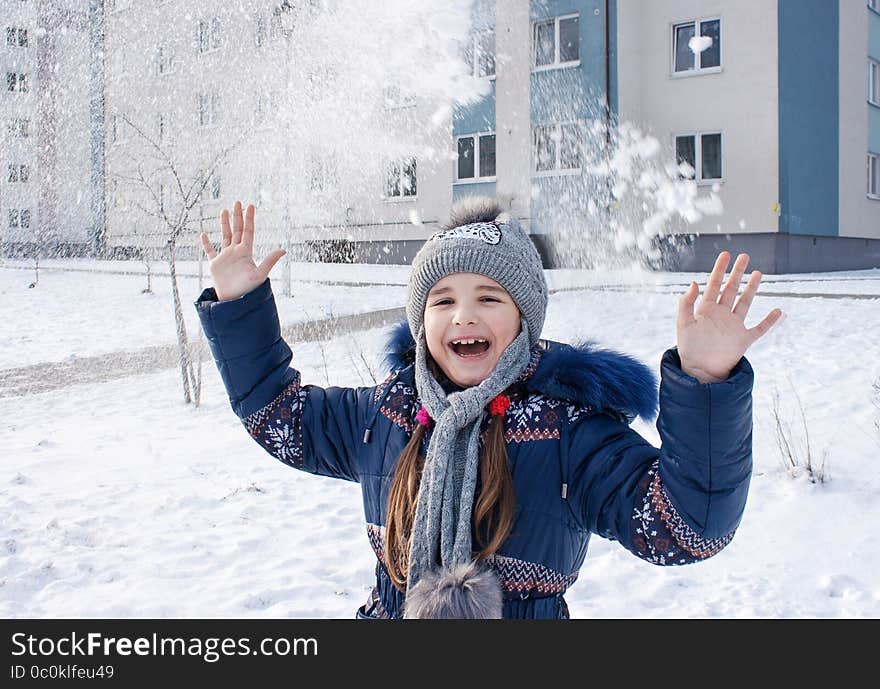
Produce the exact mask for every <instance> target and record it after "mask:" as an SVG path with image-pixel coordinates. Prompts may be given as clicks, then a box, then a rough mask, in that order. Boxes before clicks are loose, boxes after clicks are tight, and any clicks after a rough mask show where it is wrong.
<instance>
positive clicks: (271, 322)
mask: <svg viewBox="0 0 880 689" xmlns="http://www.w3.org/2000/svg"><path fill="white" fill-rule="evenodd" d="M195 306H196V310H197V311H198V314H199V320H200V321H201V324H202V329H203V330H204V331H205V337H206V338H207V340H208V343H209V345H210V347H211V353H212V354H213V355H214V358H215V359H217V360H218V361H229V360H231V359H235V358H237V357H240V356H243V355H245V354H251V353H253V352H254V351H255V350H256V351H259V350H262V349H265V348H267V347H270V346H272V345H273V344H274V343H275V342H277V341H278V339H279V338H280V337H281V324H280V322H279V321H278V311H277V309H276V307H275V298H274V295H273V294H272V286H271V283H270V282H269V278H266V280H265V281H264V282H263V283H262V284H261V285H260V286H259V287H257V288H256V289H253V290H251V291H250V292H248V293H247V294H243V295H242V296H240V297H238V298H237V299H230V300H228V301H218V299H217V292H216V291H215V289H214V288H213V287H208V288H207V289H205V290H204V291H203V292H202V293H201V294H200V295H199V298H198V299H197V300H196V301H195Z"/></svg>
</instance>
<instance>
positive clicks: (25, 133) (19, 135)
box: [7, 117, 31, 139]
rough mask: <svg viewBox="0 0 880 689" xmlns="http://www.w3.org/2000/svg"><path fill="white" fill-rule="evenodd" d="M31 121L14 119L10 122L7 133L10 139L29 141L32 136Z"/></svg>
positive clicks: (21, 118)
mask: <svg viewBox="0 0 880 689" xmlns="http://www.w3.org/2000/svg"><path fill="white" fill-rule="evenodd" d="M30 128H31V121H30V119H28V118H27V117H13V118H11V119H10V120H9V126H8V127H7V131H8V133H9V138H10V139H27V138H28V137H29V136H30Z"/></svg>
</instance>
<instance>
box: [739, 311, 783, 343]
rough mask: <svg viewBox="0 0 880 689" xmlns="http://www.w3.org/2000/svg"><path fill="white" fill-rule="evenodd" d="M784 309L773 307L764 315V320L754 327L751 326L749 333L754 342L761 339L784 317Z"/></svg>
mask: <svg viewBox="0 0 880 689" xmlns="http://www.w3.org/2000/svg"><path fill="white" fill-rule="evenodd" d="M782 316H783V314H782V309H773V310H772V311H771V312H770V313H768V314H767V315H766V316H764V320H763V321H761V322H760V323H758V325H756V326H755V327H754V328H749V329H748V333H749V335H750V337H751V341H752V344H754V343H755V342H757V341H758V340H760V339H761V338H762V337H764V335H766V334H767V332H768V331H769V330H770V328H772V327H773V326H774V325H776V324H777V323H778V322H779V319H780V318H782Z"/></svg>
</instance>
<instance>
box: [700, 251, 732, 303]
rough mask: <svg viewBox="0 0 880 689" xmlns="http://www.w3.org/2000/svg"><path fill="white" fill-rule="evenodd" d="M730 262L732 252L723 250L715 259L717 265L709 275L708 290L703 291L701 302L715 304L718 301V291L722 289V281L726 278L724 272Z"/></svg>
mask: <svg viewBox="0 0 880 689" xmlns="http://www.w3.org/2000/svg"><path fill="white" fill-rule="evenodd" d="M728 263H730V252H729V251H722V252H721V253H720V254H718V258H717V259H715V267H714V268H712V273H711V274H710V275H709V281H708V282H707V283H706V290H705V291H704V292H703V301H701V302H700V304H714V303H715V302H717V301H718V291H719V290H720V289H721V282H722V281H723V280H724V273H725V271H726V270H727V264H728Z"/></svg>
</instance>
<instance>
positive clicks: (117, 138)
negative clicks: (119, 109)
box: [110, 114, 128, 144]
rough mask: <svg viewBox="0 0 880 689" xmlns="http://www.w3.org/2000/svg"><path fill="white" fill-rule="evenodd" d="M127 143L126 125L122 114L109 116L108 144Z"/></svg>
mask: <svg viewBox="0 0 880 689" xmlns="http://www.w3.org/2000/svg"><path fill="white" fill-rule="evenodd" d="M126 141H128V125H127V123H126V122H125V116H124V115H122V114H115V115H110V143H111V144H121V143H125V142H126Z"/></svg>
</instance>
